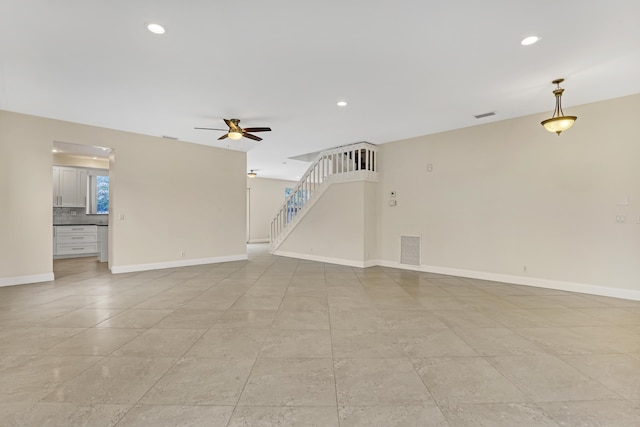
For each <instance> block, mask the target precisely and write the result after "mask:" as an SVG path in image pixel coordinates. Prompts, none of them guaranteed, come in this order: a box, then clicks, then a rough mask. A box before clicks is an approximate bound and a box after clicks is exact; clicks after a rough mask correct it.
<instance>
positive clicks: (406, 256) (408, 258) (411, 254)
mask: <svg viewBox="0 0 640 427" xmlns="http://www.w3.org/2000/svg"><path fill="white" fill-rule="evenodd" d="M400 264H406V265H418V266H419V265H420V236H400Z"/></svg>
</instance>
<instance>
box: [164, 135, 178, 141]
mask: <svg viewBox="0 0 640 427" xmlns="http://www.w3.org/2000/svg"><path fill="white" fill-rule="evenodd" d="M162 137H163V138H164V139H172V140H174V141H177V140H178V138H177V137H175V136H169V135H162Z"/></svg>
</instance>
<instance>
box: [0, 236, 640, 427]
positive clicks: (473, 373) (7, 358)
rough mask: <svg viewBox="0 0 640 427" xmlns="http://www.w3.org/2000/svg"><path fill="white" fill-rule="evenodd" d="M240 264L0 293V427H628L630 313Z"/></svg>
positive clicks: (520, 294)
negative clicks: (115, 426) (0, 384)
mask: <svg viewBox="0 0 640 427" xmlns="http://www.w3.org/2000/svg"><path fill="white" fill-rule="evenodd" d="M249 258H250V259H249V261H243V262H230V263H223V264H215V265H203V266H196V267H185V268H175V269H170V270H155V271H148V272H140V273H132V274H120V275H111V274H109V272H108V270H107V268H106V265H105V264H99V263H97V262H96V261H95V258H86V259H72V260H57V261H55V263H54V270H55V273H56V280H55V282H49V283H43V284H32V285H23V286H13V287H5V288H0V382H1V383H2V387H0V425H1V426H14V425H15V426H44V425H47V426H80V425H83V426H114V425H117V426H119V427H122V426H154V427H158V426H178V425H180V426H183V425H189V426H273V425H277V426H294V425H295V426H323V427H324V426H338V425H339V426H385V427H387V426H509V427H513V426H558V425H562V426H616V427H622V426H634V427H637V426H638V425H640V302H637V301H628V300H620V299H614V298H606V297H598V296H592V295H585V294H577V293H568V292H562V291H554V290H549V289H541V288H532V287H526V286H516V285H509V284H504V283H496V282H487V281H482V280H474V279H464V278H458V277H450V276H441V275H436V274H429V273H417V272H409V271H402V270H395V269H388V268H379V267H374V268H368V269H357V268H350V267H342V266H336V265H330V264H323V263H318V262H310V261H299V260H296V259H290V258H281V257H275V256H271V255H269V253H268V251H267V246H266V245H251V246H250V248H249Z"/></svg>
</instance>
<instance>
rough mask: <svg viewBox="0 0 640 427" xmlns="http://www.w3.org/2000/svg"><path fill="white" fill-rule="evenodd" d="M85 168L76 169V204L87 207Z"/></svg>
mask: <svg viewBox="0 0 640 427" xmlns="http://www.w3.org/2000/svg"><path fill="white" fill-rule="evenodd" d="M87 172H88V171H87V169H78V200H77V202H78V204H77V205H76V206H82V207H83V208H86V207H87Z"/></svg>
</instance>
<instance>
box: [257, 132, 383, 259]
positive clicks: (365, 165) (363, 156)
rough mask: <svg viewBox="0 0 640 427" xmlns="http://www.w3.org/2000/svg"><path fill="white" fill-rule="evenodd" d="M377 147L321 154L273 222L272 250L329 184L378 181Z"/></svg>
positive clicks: (345, 148) (360, 146) (353, 146)
mask: <svg viewBox="0 0 640 427" xmlns="http://www.w3.org/2000/svg"><path fill="white" fill-rule="evenodd" d="M377 151H378V149H377V147H376V146H375V145H372V144H369V143H366V142H360V143H357V144H351V145H345V146H342V147H336V148H333V149H331V150H326V151H323V152H321V153H320V154H318V156H317V157H316V159H315V160H314V161H313V163H312V164H311V165H310V166H309V168H308V169H307V171H306V172H305V173H304V175H303V176H302V177H301V178H300V181H298V183H297V184H296V185H295V186H294V187H293V188H292V189H291V193H290V194H289V196H288V197H287V198H286V199H285V201H284V203H283V204H282V206H281V207H280V209H279V210H278V212H277V213H276V215H275V217H274V218H273V220H272V221H271V239H270V240H271V250H272V251H273V250H274V248H275V247H276V246H277V245H279V244H280V243H281V242H282V241H283V240H284V238H285V237H286V236H287V235H288V233H289V232H290V230H291V229H292V228H293V226H294V225H295V224H296V223H297V221H298V220H299V219H300V218H301V213H302V212H303V211H304V207H305V205H307V204H308V202H309V201H310V200H312V199H313V198H314V196H316V197H317V196H318V193H320V191H321V190H322V189H324V188H325V187H326V185H327V182H329V181H344V180H354V179H369V180H374V181H377V171H378V158H377Z"/></svg>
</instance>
